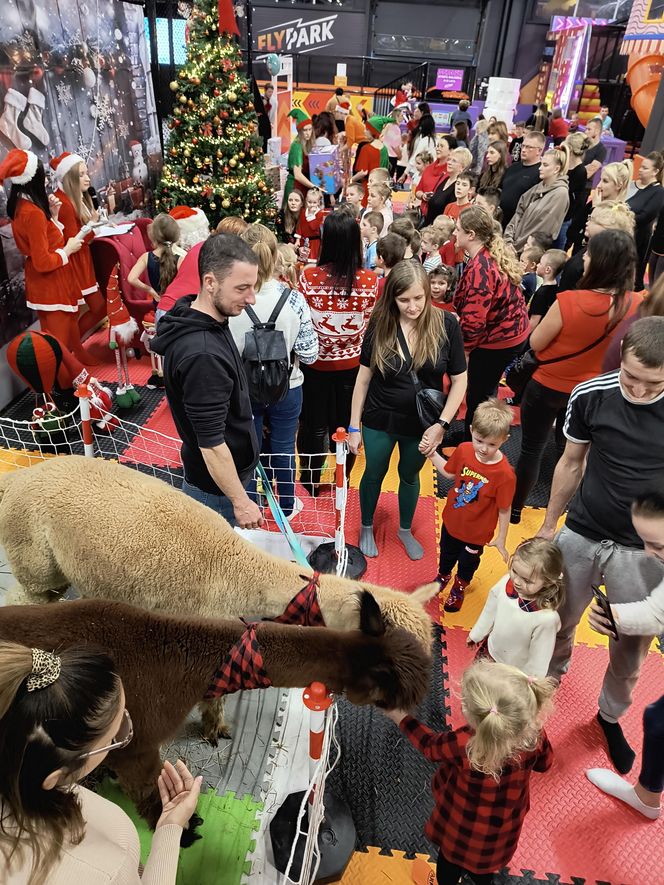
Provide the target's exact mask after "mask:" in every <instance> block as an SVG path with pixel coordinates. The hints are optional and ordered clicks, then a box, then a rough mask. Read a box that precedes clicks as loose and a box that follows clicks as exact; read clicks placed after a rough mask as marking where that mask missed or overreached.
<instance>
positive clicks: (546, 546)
mask: <svg viewBox="0 0 664 885" xmlns="http://www.w3.org/2000/svg"><path fill="white" fill-rule="evenodd" d="M564 598H565V585H564V577H563V557H562V553H561V552H560V548H559V547H558V546H557V545H556V544H554V543H553V542H552V541H546V540H544V538H530V540H527V541H522V543H521V544H519V546H518V547H517V548H516V550H515V551H514V554H513V556H512V559H511V561H510V567H509V573H508V574H507V575H505V577H504V578H502V579H501V580H500V581H499V582H498V583H497V584H496V585H495V586H494V587H493V588H492V589H491V591H490V592H489V596H488V598H487V601H486V603H485V605H484V609H483V610H482V613H481V615H480V616H479V618H478V619H477V622H476V623H475V626H474V627H473V629H472V630H471V631H470V634H469V636H468V644H469V645H475V644H479V645H480V649H479V652H478V653H479V654H480V655H486V656H488V657H491V658H493V660H494V661H498V662H499V663H501V664H511V665H512V666H513V667H518V668H519V669H520V670H522V671H523V672H524V673H526V674H527V675H528V676H536V677H538V678H544V677H545V676H546V674H547V671H548V669H549V663H550V661H551V656H552V654H553V648H554V645H555V642H556V634H557V633H558V630H560V617H559V615H558V609H559V608H560V606H561V605H562V604H563V601H564ZM485 640H486V641H485Z"/></svg>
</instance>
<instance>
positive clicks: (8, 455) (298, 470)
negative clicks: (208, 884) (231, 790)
mask: <svg viewBox="0 0 664 885" xmlns="http://www.w3.org/2000/svg"><path fill="white" fill-rule="evenodd" d="M38 408H40V409H41V412H37V413H36V417H33V419H32V420H15V419H12V418H0V470H2V469H4V470H11V469H14V468H21V467H31V466H33V465H35V464H38V463H39V462H41V461H44V460H46V459H48V458H52V457H57V456H60V455H84V454H85V455H88V456H89V457H102V458H109V459H113V460H117V461H118V462H120V463H121V464H124V465H125V466H127V467H133V468H134V469H136V470H139V471H141V472H142V473H147V474H149V475H151V476H154V477H156V478H158V479H161V480H163V481H165V482H168V483H169V484H170V485H172V486H174V487H175V488H178V489H179V488H181V486H182V482H183V478H184V471H183V468H182V460H181V457H180V446H181V443H180V440H179V439H176V438H174V437H172V436H169V435H168V434H165V433H161V432H160V431H158V430H153V429H151V428H146V427H144V426H141V425H139V424H135V423H132V422H131V421H126V420H124V419H121V418H118V417H117V416H115V415H113V416H111V415H109V414H102V415H101V416H100V417H99V416H98V417H97V419H94V418H93V419H92V420H90V419H89V404H88V401H87V399H86V398H85V397H83V398H82V399H81V400H80V402H79V406H78V407H77V408H75V409H73V410H72V411H70V412H69V413H67V414H60V413H57V412H51V411H50V409H49V407H48V405H46V404H44V407H43V408H41V406H39V407H38ZM109 418H112V419H113V420H112V423H113V426H112V429H110V431H109V430H104V431H102V430H100V426H102V425H105V424H106V423H107V422H108V419H109ZM336 450H337V451H336V455H333V454H328V455H319V454H316V455H304V454H299V453H298V454H297V455H290V454H280V453H269V452H268V453H265V454H263V455H261V461H260V465H259V468H258V469H257V471H256V477H255V480H254V481H253V482H252V484H251V485H250V487H249V489H248V491H249V493H250V495H252V496H255V499H256V501H257V502H258V503H259V505H260V506H261V508H262V510H263V514H264V518H265V525H264V528H263V530H262V531H260V532H248V533H246V534H247V535H249V536H250V537H251V539H252V540H254V541H256V542H257V543H258V544H259V545H260V546H261V547H262V548H263V549H268V550H270V552H273V553H275V554H277V555H282V556H286V557H288V558H291V555H292V554H293V553H294V551H293V543H292V539H293V537H294V538H295V539H296V541H295V543H296V545H297V546H298V547H299V548H300V553H301V554H302V553H305V552H306V553H308V552H310V551H312V550H314V549H315V548H316V547H317V545H318V544H319V543H321V541H322V540H330V541H331V540H334V541H335V548H336V551H337V560H338V564H337V573H338V574H343V573H344V572H345V567H346V561H347V550H346V545H345V541H344V527H345V514H346V504H347V480H346V476H345V470H344V469H343V465H344V463H345V456H346V453H347V445H346V443H345V442H339V443H337V446H336ZM338 467H341V469H338ZM312 484H313V485H312ZM313 486H315V490H316V492H317V494H316V495H315V496H313V495H312V494H311V493H310V492H311V489H312V487H313ZM274 501H277V502H278V504H279V507H278V508H275V507H274ZM275 511H276V512H275ZM281 514H283V516H284V517H286V519H285V522H286V523H287V526H286V527H284V526H283V524H282V525H281V526H280V523H282V518H281ZM284 529H285V531H284ZM256 535H261V536H262V537H261V538H257V537H255V536H256ZM285 535H288V536H289V537H288V538H287V537H285ZM337 719H338V713H337V709H336V705H333V706H332V708H331V709H330V710H329V711H328V712H327V715H326V720H325V732H324V740H323V751H322V755H321V758H320V760H318V762H317V763H316V765H315V768H314V770H313V772H312V776H311V779H310V781H309V786H308V790H307V793H306V795H305V798H304V800H303V801H302V805H301V807H300V813H299V817H298V821H297V827H296V831H297V832H296V838H295V841H294V843H293V851H292V853H291V858H290V861H289V865H288V868H287V870H286V872H285V874H284V876H283V877H282V878H283V882H284V883H292V885H310V883H311V882H313V881H314V879H315V877H316V873H317V870H318V867H319V864H320V849H319V846H318V832H319V829H320V825H321V822H322V821H323V819H324V816H325V805H324V794H325V784H326V781H327V777H328V774H329V772H330V771H331V770H332V768H334V766H335V765H336V764H337V761H338V759H339V756H340V752H341V751H340V746H339V742H338V740H337V737H336V722H337ZM332 753H334V757H333V759H332V762H331V763H330V756H331V755H332ZM309 797H311V801H310V798H309ZM300 838H303V839H304V840H305V841H304V852H303V858H302V862H301V865H300V863H299V862H296V861H295V855H296V846H297V845H298V842H299V840H300ZM298 853H299V852H298ZM296 867H299V872H297V873H293V875H292V876H291V870H292V869H296Z"/></svg>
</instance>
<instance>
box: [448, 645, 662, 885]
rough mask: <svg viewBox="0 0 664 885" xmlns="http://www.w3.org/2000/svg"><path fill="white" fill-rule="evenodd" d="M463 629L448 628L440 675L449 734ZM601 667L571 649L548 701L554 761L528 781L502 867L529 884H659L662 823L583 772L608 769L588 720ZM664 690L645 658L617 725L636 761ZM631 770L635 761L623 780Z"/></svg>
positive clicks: (601, 658)
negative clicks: (523, 812)
mask: <svg viewBox="0 0 664 885" xmlns="http://www.w3.org/2000/svg"><path fill="white" fill-rule="evenodd" d="M467 635H468V634H467V633H466V632H465V631H464V630H459V629H448V630H447V631H446V640H447V652H448V660H447V670H448V673H450V684H449V688H450V699H449V703H450V707H451V709H452V717H451V724H452V727H453V728H456V727H458V726H459V725H460V724H462V723H463V722H464V719H463V715H462V713H461V706H460V699H459V682H460V678H461V674H462V673H463V670H464V668H465V667H466V666H467V665H468V664H469V663H470V662H471V661H472V659H473V657H474V654H475V652H474V650H473V649H471V648H469V647H468V646H467V645H466V638H467ZM606 664H607V653H606V650H605V649H603V648H588V647H586V646H582V645H578V646H576V647H575V649H574V657H573V660H572V666H571V668H570V672H569V674H568V675H567V676H566V677H565V678H564V679H563V681H562V684H561V687H560V690H559V691H558V693H557V695H556V709H555V712H554V713H553V714H552V716H551V717H550V719H549V720H548V722H547V733H548V735H549V738H550V740H551V743H552V744H553V748H554V753H555V761H554V764H553V767H552V768H551V770H550V771H549V772H547V773H546V774H543V775H540V774H534V775H533V778H532V781H531V786H532V794H531V810H530V813H529V814H528V816H527V817H526V822H525V824H524V828H523V832H522V834H521V840H520V842H519V847H518V849H517V852H516V854H515V855H514V858H513V860H512V864H511V865H510V871H511V873H512V874H514V875H518V874H519V872H520V871H521V870H533V871H534V874H535V876H536V877H537V878H542V879H545V878H546V874H547V873H552V874H553V873H557V874H558V875H559V876H560V882H561V883H563V882H564V883H566V882H569V881H570V880H571V879H572V877H578V878H581V879H585V880H586V882H587V883H594V882H600V883H602V882H610V883H612V885H662V882H663V881H664V875H663V874H662V847H663V845H664V820H662V819H660V820H659V821H655V822H651V821H647V820H646V819H645V818H643V817H642V816H641V815H639V814H638V812H636V811H633V810H632V809H631V808H628V807H627V806H625V805H623V804H622V803H621V802H619V801H618V800H616V799H612V798H610V797H609V796H605V795H604V794H603V793H601V792H600V791H599V790H597V789H596V788H595V787H593V785H592V784H591V783H590V782H589V781H588V779H587V778H586V776H585V774H584V772H585V770H586V769H588V768H597V767H599V768H611V767H612V766H611V762H610V760H609V758H608V756H607V754H606V751H605V749H604V743H603V737H602V733H601V731H600V728H599V726H598V725H597V723H596V721H595V715H596V713H597V697H598V695H599V690H600V686H601V683H602V678H603V676H604V671H605V669H606ZM663 688H664V659H663V658H662V656H661V655H659V654H657V653H652V654H649V655H648V657H647V658H646V661H645V663H644V666H643V669H642V672H641V678H640V679H639V683H638V685H637V688H636V691H635V696H634V704H633V705H632V707H631V709H630V710H629V712H628V714H627V716H625V718H624V721H623V722H622V725H623V728H624V730H625V735H626V737H627V739H628V740H629V742H630V743H631V745H632V746H633V747H634V749H635V750H636V751H637V754H640V751H641V744H642V737H643V734H642V726H641V715H642V712H643V709H644V707H645V706H646V705H647V704H649V703H651V702H652V701H654V700H656V699H657V698H658V697H660V695H661V694H662V690H663ZM638 770H639V759H638V757H637V761H636V763H635V765H634V769H633V771H632V774H631V775H630V776H629V777H630V780H632V781H634V780H635V779H636V776H637V774H638Z"/></svg>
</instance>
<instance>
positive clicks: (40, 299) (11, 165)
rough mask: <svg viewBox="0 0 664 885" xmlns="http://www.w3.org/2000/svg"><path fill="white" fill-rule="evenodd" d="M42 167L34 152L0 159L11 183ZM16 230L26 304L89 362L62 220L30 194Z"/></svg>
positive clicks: (2, 174) (20, 206)
mask: <svg viewBox="0 0 664 885" xmlns="http://www.w3.org/2000/svg"><path fill="white" fill-rule="evenodd" d="M39 168H40V161H39V159H38V158H37V155H36V154H33V153H32V152H31V151H23V150H18V149H15V150H12V151H10V152H9V153H8V154H7V156H6V157H5V159H4V161H3V162H2V164H0V182H2V181H5V180H6V179H9V180H10V181H11V183H12V185H13V186H17V187H21V186H25V185H28V184H30V183H31V182H32V181H33V179H34V178H35V176H36V175H37V172H38V170H39ZM12 189H13V188H12ZM36 190H37V191H39V190H42V191H43V194H42V195H41V196H42V198H43V199H44V201H46V199H47V197H46V189H45V187H44V185H41V187H40V186H39V185H37V186H36ZM56 217H57V216H56ZM12 233H13V235H14V241H15V242H16V247H17V249H18V250H19V252H20V253H21V254H22V255H24V256H25V301H26V304H27V306H28V307H30V308H31V309H32V310H36V311H37V314H38V316H39V322H40V325H41V328H42V330H43V331H44V332H50V333H51V334H52V335H55V337H56V338H58V339H59V340H60V341H62V343H63V344H64V345H65V347H66V348H67V349H68V350H71V351H72V353H75V354H76V355H77V356H78V358H79V359H80V360H81V361H82V362H86V360H87V359H88V355H87V353H86V352H85V351H84V350H83V347H82V345H81V335H80V332H79V328H78V296H79V290H78V287H77V284H76V279H75V277H74V274H73V273H72V269H71V265H70V263H69V256H68V254H67V252H65V249H64V246H65V242H66V241H65V238H64V236H63V225H62V224H61V223H60V221H58V220H56V219H55V218H53V215H52V213H49V214H48V215H47V214H46V212H45V211H44V209H43V208H42V207H41V206H40V205H38V204H37V203H34V202H33V201H32V200H31V199H30V198H29V197H28V196H26V197H21V198H19V200H18V201H17V203H16V211H15V213H14V217H13V219H12Z"/></svg>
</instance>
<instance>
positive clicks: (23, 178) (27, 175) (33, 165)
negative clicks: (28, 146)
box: [9, 151, 39, 184]
mask: <svg viewBox="0 0 664 885" xmlns="http://www.w3.org/2000/svg"><path fill="white" fill-rule="evenodd" d="M25 154H26V156H27V158H28V159H27V162H26V164H25V169H24V170H23V174H22V175H14V177H13V178H10V179H9V180H10V181H11V183H12V184H27V183H28V182H29V181H32V179H33V178H34V177H35V174H36V172H37V166H38V164H39V158H38V157H37V154H33V153H32V151H25Z"/></svg>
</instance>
